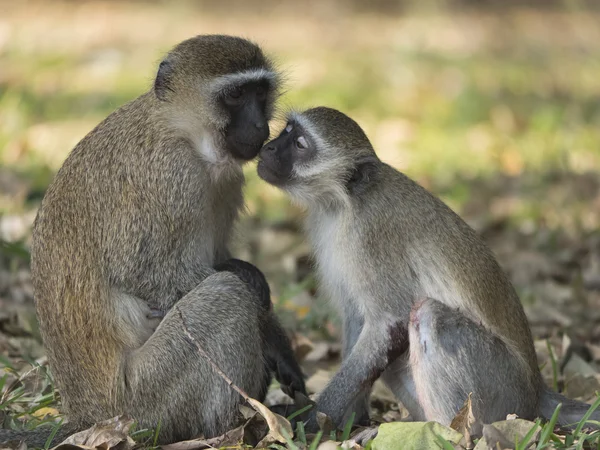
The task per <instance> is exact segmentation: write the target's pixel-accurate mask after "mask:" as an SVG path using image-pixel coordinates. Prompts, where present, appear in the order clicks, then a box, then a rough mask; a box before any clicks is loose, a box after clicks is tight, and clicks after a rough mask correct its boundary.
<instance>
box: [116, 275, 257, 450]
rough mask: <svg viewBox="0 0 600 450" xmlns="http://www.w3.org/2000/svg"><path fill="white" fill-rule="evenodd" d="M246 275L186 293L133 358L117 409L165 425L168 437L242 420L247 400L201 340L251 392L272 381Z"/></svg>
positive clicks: (218, 429) (217, 429)
mask: <svg viewBox="0 0 600 450" xmlns="http://www.w3.org/2000/svg"><path fill="white" fill-rule="evenodd" d="M252 299H253V294H251V293H250V290H249V289H248V288H247V287H246V285H245V283H244V282H242V281H241V280H240V279H239V278H238V277H236V276H235V275H233V274H231V273H227V272H221V273H216V274H214V275H211V276H210V277H208V278H207V279H206V280H205V281H204V282H202V283H201V284H200V285H199V286H198V287H197V288H196V289H194V290H192V291H191V292H190V293H189V294H187V295H186V296H185V297H183V298H182V299H181V300H180V301H179V302H177V304H176V305H175V307H174V308H172V309H171V310H170V311H169V312H168V313H167V315H166V316H165V318H164V319H163V320H162V322H161V323H160V325H159V326H158V328H157V330H156V332H155V333H154V334H153V335H152V336H151V337H150V339H148V341H146V343H145V344H144V345H143V346H142V347H141V348H139V349H137V350H135V351H133V352H132V353H131V354H130V355H129V356H128V357H127V358H126V360H125V363H124V367H123V369H122V372H121V373H122V376H121V383H120V389H121V390H120V392H118V395H117V398H118V402H119V404H118V405H116V408H115V409H116V410H118V411H120V412H125V413H128V414H130V415H131V416H133V417H134V418H135V419H136V420H138V422H139V423H140V425H141V426H143V427H156V426H158V425H159V424H160V429H161V433H160V441H161V442H172V441H174V440H178V439H188V438H192V437H194V436H197V435H199V434H200V433H204V434H205V436H215V435H219V434H222V433H224V432H225V431H227V430H229V429H231V428H232V427H233V426H234V425H235V424H236V421H237V418H238V414H239V410H238V406H239V405H240V403H241V402H242V401H243V400H242V398H241V397H240V396H239V395H238V394H237V393H236V392H235V391H234V390H233V389H232V388H231V387H230V386H229V385H228V384H227V383H226V382H225V381H224V380H223V379H222V378H221V377H220V376H219V375H218V374H217V372H215V370H214V369H213V368H212V367H211V365H210V364H209V362H208V361H207V360H206V359H205V357H204V356H202V355H201V354H200V352H199V351H198V349H197V347H196V343H193V342H191V341H190V339H189V338H188V337H187V335H186V331H185V328H184V324H183V323H182V321H181V318H180V316H179V312H178V311H177V310H179V311H181V315H182V316H183V320H184V322H185V327H186V328H187V329H188V330H189V332H190V333H191V335H192V336H193V337H194V340H195V341H196V342H197V343H198V344H199V345H200V346H201V347H202V349H203V350H204V351H205V352H206V353H207V354H208V355H209V356H210V358H211V359H212V360H213V361H214V362H215V363H216V364H217V365H218V367H219V368H220V369H221V370H222V371H223V372H224V373H225V374H226V375H227V376H229V378H231V380H232V381H233V382H234V383H235V384H236V385H237V386H239V387H240V388H242V389H243V390H245V391H246V392H247V393H248V395H250V396H253V397H256V396H258V395H259V394H260V393H261V391H262V390H263V386H262V384H264V382H265V376H264V362H263V354H262V352H263V349H262V345H261V342H260V337H259V336H260V330H259V326H258V324H259V320H258V314H259V313H260V310H259V309H258V308H257V302H256V300H254V301H253V300H252Z"/></svg>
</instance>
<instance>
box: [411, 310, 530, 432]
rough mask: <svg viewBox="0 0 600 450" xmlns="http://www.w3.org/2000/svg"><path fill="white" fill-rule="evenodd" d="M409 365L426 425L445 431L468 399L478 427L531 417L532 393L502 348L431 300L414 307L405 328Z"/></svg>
mask: <svg viewBox="0 0 600 450" xmlns="http://www.w3.org/2000/svg"><path fill="white" fill-rule="evenodd" d="M409 341H410V362H411V370H412V375H413V379H414V381H415V386H416V392H417V397H418V399H419V402H420V403H421V406H422V407H423V410H424V411H425V416H426V418H427V420H435V421H438V422H440V423H442V424H445V425H449V424H450V422H451V421H452V419H453V417H454V416H455V414H456V413H457V412H458V410H459V409H460V408H461V406H462V405H463V403H464V401H465V400H466V399H467V397H468V395H469V393H472V396H471V399H472V406H473V413H474V415H475V417H476V418H477V419H478V420H481V421H482V422H483V423H491V422H493V421H497V420H502V419H504V418H505V417H506V415H507V414H511V413H514V414H517V415H518V416H519V417H522V418H526V419H532V418H534V417H535V416H536V415H537V390H538V387H537V386H536V385H534V384H533V383H531V379H532V378H531V377H530V376H529V373H528V370H527V368H526V367H524V365H522V364H521V363H520V360H519V358H518V357H517V356H516V355H515V354H514V353H512V352H511V351H510V350H509V349H508V347H507V346H506V344H505V343H504V342H503V341H502V340H501V339H500V338H499V337H497V336H496V335H494V334H492V332H490V331H489V330H487V329H486V328H485V327H483V326H482V325H480V324H477V323H475V322H473V321H472V320H471V319H469V318H468V317H466V316H465V315H464V314H463V313H462V312H460V311H458V310H456V309H452V308H450V307H448V306H447V305H445V304H443V303H441V302H439V301H437V300H433V299H427V300H424V301H421V302H419V303H417V304H415V305H414V307H413V309H412V311H411V315H410V323H409Z"/></svg>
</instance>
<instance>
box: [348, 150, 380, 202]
mask: <svg viewBox="0 0 600 450" xmlns="http://www.w3.org/2000/svg"><path fill="white" fill-rule="evenodd" d="M378 162H379V160H378V159H377V157H376V156H365V157H363V158H361V159H359V160H358V162H357V163H356V167H355V168H354V171H353V172H352V175H351V176H350V179H349V180H348V184H347V186H348V191H349V192H350V194H351V195H357V194H360V193H361V192H363V191H364V190H365V189H366V188H367V186H368V183H369V180H370V179H371V178H372V177H373V176H374V175H375V173H376V172H377V163H378Z"/></svg>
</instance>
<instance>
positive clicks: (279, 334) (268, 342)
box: [215, 258, 306, 398]
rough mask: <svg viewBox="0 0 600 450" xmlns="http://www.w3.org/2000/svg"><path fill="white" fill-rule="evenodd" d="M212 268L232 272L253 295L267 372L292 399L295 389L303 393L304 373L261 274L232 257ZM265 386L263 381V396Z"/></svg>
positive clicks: (250, 265) (251, 266) (304, 390)
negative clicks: (270, 373) (274, 376)
mask: <svg viewBox="0 0 600 450" xmlns="http://www.w3.org/2000/svg"><path fill="white" fill-rule="evenodd" d="M215 270H217V271H219V272H221V271H227V272H232V273H234V274H236V275H237V276H238V277H239V278H240V279H241V280H242V281H244V282H245V283H246V284H247V285H248V286H249V287H250V288H251V289H253V290H254V292H255V293H256V294H257V300H258V308H259V309H260V310H261V311H262V313H261V314H260V318H261V325H260V329H261V336H262V343H263V350H264V358H265V363H266V365H267V371H268V372H273V373H275V375H276V378H277V380H278V381H279V382H280V383H281V385H282V388H283V390H284V392H286V394H288V395H289V396H290V397H292V398H294V393H295V392H301V393H302V394H304V395H306V387H305V385H304V375H303V374H302V370H301V369H300V366H299V365H298V361H296V357H295V355H294V351H293V350H292V345H291V343H290V340H289V338H288V336H287V334H286V332H285V330H284V329H283V328H282V327H281V325H280V323H279V321H278V320H277V316H276V315H275V313H274V312H273V304H272V303H271V289H270V288H269V283H267V279H266V278H265V275H264V274H263V273H262V272H261V271H260V270H259V269H258V267H256V266H254V265H252V264H250V263H249V262H246V261H242V260H239V259H235V258H230V259H228V260H227V261H224V262H222V263H219V264H217V265H216V266H215ZM268 387H269V386H268V384H267V385H266V386H265V392H264V394H265V395H266V391H267V389H268ZM263 397H264V396H263Z"/></svg>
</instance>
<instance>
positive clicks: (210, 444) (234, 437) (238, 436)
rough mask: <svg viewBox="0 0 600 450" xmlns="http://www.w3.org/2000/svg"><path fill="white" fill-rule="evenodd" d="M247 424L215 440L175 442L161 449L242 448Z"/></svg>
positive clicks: (162, 446)
mask: <svg viewBox="0 0 600 450" xmlns="http://www.w3.org/2000/svg"><path fill="white" fill-rule="evenodd" d="M246 424H247V423H246ZM246 424H244V425H240V426H239V427H237V428H234V429H233V430H229V431H228V432H226V433H225V434H222V435H221V436H217V437H214V438H210V439H192V440H189V441H181V442H175V443H173V444H167V445H161V448H162V449H163V450H197V449H204V448H221V447H236V446H241V444H242V443H243V440H244V429H245V427H246Z"/></svg>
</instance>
